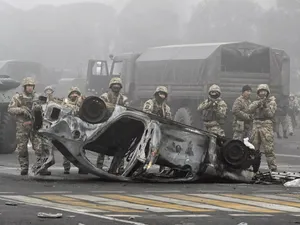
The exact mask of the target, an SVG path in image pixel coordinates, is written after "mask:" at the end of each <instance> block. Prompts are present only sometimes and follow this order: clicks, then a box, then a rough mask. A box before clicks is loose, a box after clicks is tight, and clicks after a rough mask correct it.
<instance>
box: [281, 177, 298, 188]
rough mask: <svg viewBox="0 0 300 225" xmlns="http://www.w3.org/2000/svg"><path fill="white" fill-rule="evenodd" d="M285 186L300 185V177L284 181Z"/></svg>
mask: <svg viewBox="0 0 300 225" xmlns="http://www.w3.org/2000/svg"><path fill="white" fill-rule="evenodd" d="M284 186H285V187H300V179H295V180H292V181H288V182H286V183H284Z"/></svg>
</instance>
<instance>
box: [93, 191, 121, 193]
mask: <svg viewBox="0 0 300 225" xmlns="http://www.w3.org/2000/svg"><path fill="white" fill-rule="evenodd" d="M91 193H95V194H97V193H99V194H100V193H126V191H91Z"/></svg>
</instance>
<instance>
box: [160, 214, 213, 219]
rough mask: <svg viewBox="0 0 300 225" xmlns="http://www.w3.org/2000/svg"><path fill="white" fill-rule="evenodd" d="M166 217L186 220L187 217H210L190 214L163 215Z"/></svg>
mask: <svg viewBox="0 0 300 225" xmlns="http://www.w3.org/2000/svg"><path fill="white" fill-rule="evenodd" d="M165 216H166V217H170V218H172V217H173V218H187V217H211V216H210V215H205V214H190V215H184V214H182V215H165Z"/></svg>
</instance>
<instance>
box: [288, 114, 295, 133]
mask: <svg viewBox="0 0 300 225" xmlns="http://www.w3.org/2000/svg"><path fill="white" fill-rule="evenodd" d="M287 127H288V132H289V133H290V134H293V133H294V125H293V120H292V117H291V116H289V115H288V116H287Z"/></svg>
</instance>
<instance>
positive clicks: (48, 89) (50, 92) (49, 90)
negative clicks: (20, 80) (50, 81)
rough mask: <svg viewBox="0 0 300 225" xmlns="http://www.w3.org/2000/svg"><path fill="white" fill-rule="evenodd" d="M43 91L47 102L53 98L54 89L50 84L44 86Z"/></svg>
mask: <svg viewBox="0 0 300 225" xmlns="http://www.w3.org/2000/svg"><path fill="white" fill-rule="evenodd" d="M44 93H45V95H46V97H47V102H49V101H52V100H53V98H54V97H53V93H54V90H53V88H52V87H51V86H47V87H45V89H44Z"/></svg>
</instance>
